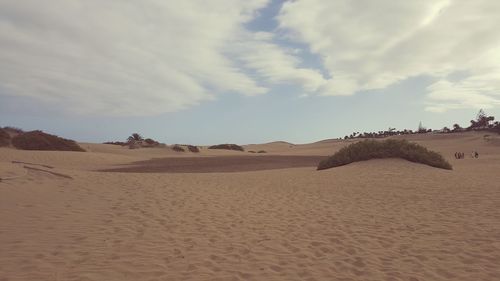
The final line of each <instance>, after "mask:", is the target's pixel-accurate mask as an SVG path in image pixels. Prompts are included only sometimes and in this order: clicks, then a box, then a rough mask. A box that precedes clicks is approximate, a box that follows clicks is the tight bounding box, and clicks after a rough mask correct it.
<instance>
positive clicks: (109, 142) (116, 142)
mask: <svg viewBox="0 0 500 281" xmlns="http://www.w3.org/2000/svg"><path fill="white" fill-rule="evenodd" d="M103 144H112V145H120V146H126V145H128V143H126V142H124V141H107V142H104V143H103Z"/></svg>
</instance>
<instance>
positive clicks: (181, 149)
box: [172, 144, 186, 152]
mask: <svg viewBox="0 0 500 281" xmlns="http://www.w3.org/2000/svg"><path fill="white" fill-rule="evenodd" d="M172 150H173V151H177V152H185V151H186V150H185V149H184V148H182V146H180V145H178V144H176V145H174V146H172Z"/></svg>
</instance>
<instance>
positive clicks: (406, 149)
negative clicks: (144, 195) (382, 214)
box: [318, 140, 452, 170]
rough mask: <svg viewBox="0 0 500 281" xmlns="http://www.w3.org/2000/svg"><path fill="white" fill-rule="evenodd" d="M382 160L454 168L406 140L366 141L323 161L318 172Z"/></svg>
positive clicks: (437, 154)
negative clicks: (388, 159)
mask: <svg viewBox="0 0 500 281" xmlns="http://www.w3.org/2000/svg"><path fill="white" fill-rule="evenodd" d="M381 158H402V159H406V160H408V161H411V162H416V163H422V164H426V165H429V166H432V167H436V168H441V169H447V170H451V169H452V166H451V165H450V163H448V162H447V161H446V160H445V159H444V158H443V156H442V155H441V154H439V153H437V152H434V151H430V150H428V149H427V148H425V147H423V146H421V145H419V144H416V143H410V142H408V141H406V140H385V141H375V140H364V141H361V142H357V143H353V144H351V145H349V146H346V147H344V148H342V149H340V150H339V151H337V152H336V153H335V154H334V155H332V156H331V157H329V158H328V159H325V160H323V161H321V162H320V163H319V165H318V170H324V169H329V168H333V167H338V166H343V165H347V164H350V163H353V162H358V161H365V160H370V159H381Z"/></svg>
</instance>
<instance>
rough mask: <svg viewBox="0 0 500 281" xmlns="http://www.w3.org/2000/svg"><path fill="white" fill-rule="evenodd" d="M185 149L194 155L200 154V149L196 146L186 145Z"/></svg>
mask: <svg viewBox="0 0 500 281" xmlns="http://www.w3.org/2000/svg"><path fill="white" fill-rule="evenodd" d="M187 148H188V150H189V151H191V152H194V153H198V152H200V149H199V148H198V147H197V146H194V145H188V146H187Z"/></svg>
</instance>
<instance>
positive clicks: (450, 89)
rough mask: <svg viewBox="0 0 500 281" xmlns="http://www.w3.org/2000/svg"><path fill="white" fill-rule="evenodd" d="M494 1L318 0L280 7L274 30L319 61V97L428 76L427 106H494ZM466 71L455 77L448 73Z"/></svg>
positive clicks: (499, 61)
mask: <svg viewBox="0 0 500 281" xmlns="http://www.w3.org/2000/svg"><path fill="white" fill-rule="evenodd" d="M499 14H500V2H498V1H494V0H478V1H462V0H455V1H453V0H442V1H434V0H426V1H389V0H387V1H347V0H337V1H321V0H297V1H293V2H287V3H285V4H284V6H283V8H282V10H281V13H280V15H279V22H280V27H281V28H282V29H284V30H286V31H287V32H288V33H289V35H290V38H291V39H293V40H297V41H300V42H302V43H305V44H307V45H308V46H309V47H310V49H311V51H312V52H313V53H315V54H318V55H320V56H321V57H323V58H324V66H325V68H326V69H327V70H328V71H329V73H330V75H331V76H332V78H333V79H332V80H331V81H328V84H327V85H328V87H326V88H325V89H324V91H323V92H322V94H324V95H341V94H344V95H350V94H355V93H356V92H358V91H361V90H373V89H384V88H386V87H388V86H390V85H392V84H394V83H396V82H399V81H403V80H405V79H408V78H410V77H415V76H421V75H425V76H431V77H434V79H436V80H437V81H439V82H437V83H436V84H435V85H432V86H430V87H428V102H429V103H430V104H432V105H429V106H428V107H427V109H428V110H431V111H439V112H442V111H446V110H448V109H453V108H464V107H478V106H481V107H486V106H498V104H499V102H500V85H499V82H500V68H499V67H498V66H499V65H500V57H499V55H498V54H499V52H498V49H499V47H500V33H499V32H498V30H500V17H499V16H498V15H499ZM457 71H465V72H467V73H469V75H468V76H467V77H464V79H463V80H460V81H449V80H447V78H446V77H448V76H449V75H450V74H452V73H454V72H457Z"/></svg>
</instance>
